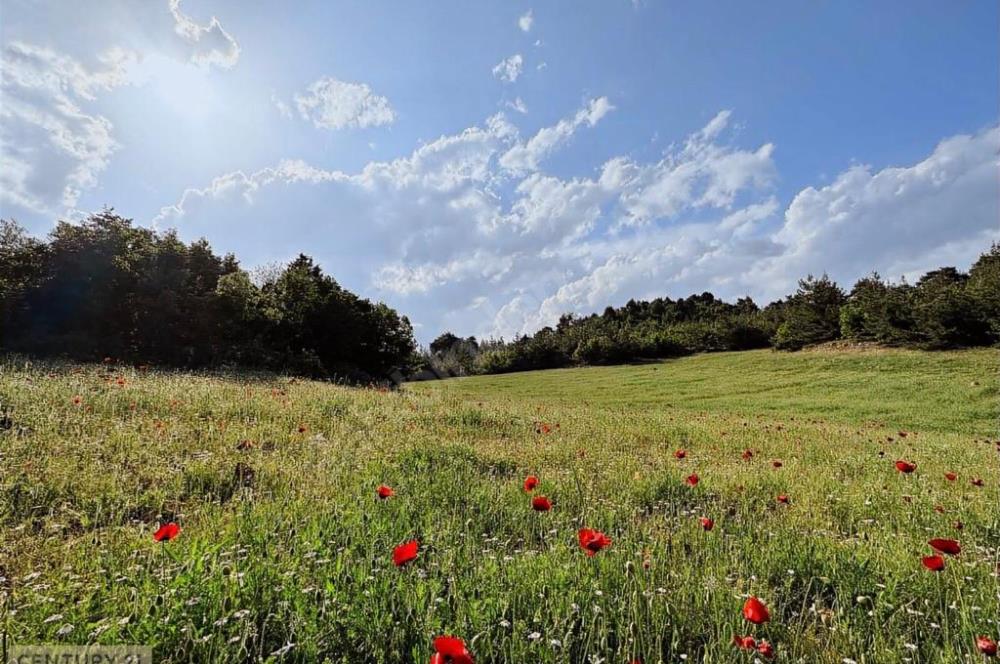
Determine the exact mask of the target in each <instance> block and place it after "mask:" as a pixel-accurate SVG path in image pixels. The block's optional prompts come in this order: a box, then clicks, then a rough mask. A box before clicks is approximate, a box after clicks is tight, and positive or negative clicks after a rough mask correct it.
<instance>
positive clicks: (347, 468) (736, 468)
mask: <svg viewBox="0 0 1000 664" xmlns="http://www.w3.org/2000/svg"><path fill="white" fill-rule="evenodd" d="M995 360H996V354H995V353H994V352H991V351H976V352H965V353H949V354H928V353H912V352H883V353H881V354H879V355H878V356H868V355H850V354H836V355H834V354H830V355H826V354H800V355H796V356H788V355H780V354H775V353H770V352H766V353H740V354H726V355H718V356H705V357H695V358H687V359H684V360H680V361H676V362H669V363H663V364H656V365H644V366H639V367H617V368H603V369H581V370H574V371H557V372H542V373H532V374H521V375H516V376H503V377H483V378H475V379H462V380H457V381H447V382H442V383H436V384H422V385H415V386H408V387H407V388H406V389H404V390H402V391H401V392H379V391H375V390H352V389H347V388H341V387H336V386H331V385H327V384H322V383H316V382H309V381H301V380H294V379H288V378H283V377H277V376H266V375H257V376H241V375H239V374H233V375H210V374H203V375H192V374H185V373H171V372H157V371H150V372H142V371H136V370H133V369H130V368H124V367H114V366H110V367H100V366H73V365H54V364H30V363H23V362H22V363H14V362H12V361H8V362H7V363H6V364H4V365H2V368H0V404H2V405H3V407H4V408H5V409H6V412H7V417H8V420H7V424H6V425H4V426H5V427H6V428H3V429H0V464H2V465H0V469H2V471H0V524H2V535H0V561H2V562H0V565H2V568H3V569H2V570H0V576H2V577H3V578H4V580H3V581H2V582H0V583H2V587H3V590H2V592H3V596H4V609H3V611H4V613H3V625H4V626H5V628H6V630H7V631H8V632H9V635H10V639H11V641H12V642H14V643H24V644H28V643H77V644H83V643H104V644H117V643H138V644H151V645H153V646H154V647H155V653H156V656H157V658H162V660H163V661H170V662H203V661H233V662H237V661H261V660H263V661H302V662H306V661H310V662H311V661H322V660H327V661H332V662H409V661H414V662H426V661H427V659H428V658H429V655H430V651H431V650H430V649H431V641H432V639H433V637H435V636H437V635H440V634H446V633H447V634H455V635H458V636H460V637H462V638H463V639H465V641H466V643H467V644H468V645H469V648H470V650H471V651H472V652H473V654H474V655H475V657H476V661H477V662H519V663H523V662H595V663H596V662H628V661H630V660H632V659H641V660H642V661H643V662H645V663H646V664H652V663H655V662H676V661H682V660H683V661H687V662H732V661H752V659H753V657H754V656H753V655H751V654H744V653H742V652H741V651H738V650H737V649H736V648H735V647H734V646H733V645H732V637H733V635H734V634H740V635H742V634H747V633H753V634H754V635H756V636H757V637H758V638H760V637H763V638H766V639H767V640H768V641H770V642H771V643H772V644H774V645H775V647H776V649H777V653H778V655H777V661H788V662H797V661H802V662H831V663H832V662H838V663H839V662H843V661H845V660H848V659H850V660H854V661H856V662H859V663H860V662H869V663H875V662H877V663H879V664H881V663H883V662H888V663H893V662H966V661H969V660H968V658H969V657H970V656H974V655H975V653H976V649H975V637H976V636H977V635H979V634H987V635H991V636H993V637H994V638H996V636H997V633H998V631H1000V625H998V616H1000V578H998V572H1000V570H998V565H1000V454H998V452H997V444H996V443H995V442H994V439H996V438H997V437H998V435H997V433H996V428H995V423H996V420H995V417H996V414H997V412H998V409H997V404H996V394H997V392H996V378H995V373H994V372H995V367H996V362H995ZM540 423H545V424H547V425H548V427H541V426H540ZM556 424H558V426H556ZM8 425H9V426H8ZM546 429H548V432H547V433H544V431H545V430H546ZM900 431H903V432H904V433H905V434H906V436H905V437H903V436H901V434H900V433H899V432H900ZM540 432H541V433H540ZM242 441H249V442H242ZM678 448H684V449H686V450H687V451H688V455H687V458H685V459H683V460H678V459H676V458H674V456H673V452H674V451H675V450H676V449H678ZM746 449H750V450H752V452H753V456H752V458H751V459H750V460H749V461H746V460H744V459H743V458H742V453H743V451H744V450H746ZM898 458H906V459H908V460H911V461H914V462H915V463H916V464H917V470H916V472H914V473H912V474H909V475H903V474H901V473H898V472H897V471H896V469H895V468H894V465H893V463H894V461H895V460H896V459H898ZM775 459H780V460H781V462H782V466H781V467H780V468H775V467H774V465H773V464H772V461H773V460H775ZM237 464H242V466H241V468H240V470H239V471H237ZM949 471H951V472H955V473H957V475H958V479H957V480H955V481H949V480H947V479H946V478H945V477H944V473H945V472H949ZM692 472H695V473H697V474H698V475H699V476H700V478H701V479H700V482H699V483H698V485H697V486H695V487H690V486H688V485H687V484H685V482H684V478H685V477H687V476H688V475H689V474H690V473H692ZM529 473H531V474H535V475H537V476H538V477H539V478H540V480H541V484H540V486H539V487H538V488H537V489H536V490H535V492H534V493H535V494H543V495H545V496H548V497H549V498H550V499H551V500H552V502H553V508H552V510H551V511H550V512H534V511H532V510H531V508H530V497H529V495H528V494H526V493H525V492H524V490H523V489H522V481H523V479H524V476H525V475H527V474H529ZM973 478H982V479H983V486H982V487H979V486H975V485H973V484H972V483H971V482H970V480H971V479H973ZM383 483H384V484H387V485H389V486H391V487H393V488H394V489H395V491H396V496H394V497H393V498H390V499H388V500H379V499H377V498H376V487H378V486H379V485H380V484H383ZM779 494H786V495H787V496H788V497H789V504H780V503H778V502H777V500H776V497H777V496H778V495H779ZM936 508H939V509H936ZM700 516H708V517H711V518H713V519H714V520H715V528H714V529H713V530H712V531H710V532H706V531H705V530H703V529H702V527H701V525H700V523H699V521H698V517H700ZM166 521H176V522H178V523H179V524H180V525H181V528H182V532H181V534H180V536H179V537H178V538H177V539H175V540H173V541H170V542H167V543H156V542H154V541H153V540H152V533H153V531H154V530H155V529H156V527H157V525H158V524H160V523H163V522H166ZM956 521H961V523H962V529H961V530H956V528H955V522H956ZM583 526H588V527H593V528H598V529H600V530H602V531H604V532H605V533H607V534H608V536H610V537H611V538H612V540H613V544H612V545H611V547H610V548H608V549H606V550H604V551H601V552H600V553H598V554H597V555H596V556H594V557H593V558H588V557H587V556H585V555H584V554H583V551H582V550H581V549H580V547H579V546H578V544H577V540H576V533H577V530H578V529H579V528H581V527H583ZM932 537H954V538H956V539H958V540H960V542H961V544H962V548H963V550H962V553H961V554H960V555H959V556H957V557H954V558H949V559H948V560H947V564H946V568H945V570H944V571H943V572H941V573H937V574H935V573H933V572H929V571H927V570H925V569H923V567H922V566H921V564H920V558H921V556H923V555H927V554H928V553H930V550H929V548H928V546H927V540H929V539H930V538H932ZM410 539H419V540H420V542H421V548H420V553H419V556H418V558H417V559H416V561H414V562H413V563H411V564H409V565H406V566H404V567H401V568H396V567H394V566H393V564H392V550H393V547H395V546H396V545H398V544H400V543H402V542H404V541H407V540H410ZM751 594H752V595H755V596H757V597H760V598H761V599H762V600H763V601H764V602H765V603H766V604H767V605H768V607H769V608H770V610H771V621H770V622H769V623H767V624H766V625H764V626H762V627H753V626H751V625H749V624H748V623H746V622H745V621H744V620H743V618H742V615H741V613H740V608H741V606H742V604H743V601H744V599H745V598H746V597H747V596H748V595H751Z"/></svg>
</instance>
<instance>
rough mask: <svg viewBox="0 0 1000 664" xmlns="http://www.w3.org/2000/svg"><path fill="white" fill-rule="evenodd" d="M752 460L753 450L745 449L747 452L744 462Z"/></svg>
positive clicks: (745, 452)
mask: <svg viewBox="0 0 1000 664" xmlns="http://www.w3.org/2000/svg"><path fill="white" fill-rule="evenodd" d="M752 458H753V450H751V449H745V450H743V460H744V461H749V460H750V459H752Z"/></svg>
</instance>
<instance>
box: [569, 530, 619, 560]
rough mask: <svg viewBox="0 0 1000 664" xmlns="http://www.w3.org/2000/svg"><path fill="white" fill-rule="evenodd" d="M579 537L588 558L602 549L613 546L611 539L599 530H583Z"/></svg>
mask: <svg viewBox="0 0 1000 664" xmlns="http://www.w3.org/2000/svg"><path fill="white" fill-rule="evenodd" d="M577 537H578V538H579V540H580V547H581V548H582V549H583V552H584V553H586V554H587V555H588V556H593V555H594V554H596V553H597V552H598V551H600V550H601V549H604V548H607V547H609V546H611V538H610V537H608V536H607V535H605V534H604V533H602V532H601V531H599V530H593V529H591V528H581V529H580V532H579V533H577Z"/></svg>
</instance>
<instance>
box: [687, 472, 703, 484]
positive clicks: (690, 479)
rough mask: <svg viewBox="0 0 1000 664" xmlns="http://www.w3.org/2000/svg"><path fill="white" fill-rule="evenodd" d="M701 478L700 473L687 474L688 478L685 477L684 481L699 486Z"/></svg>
mask: <svg viewBox="0 0 1000 664" xmlns="http://www.w3.org/2000/svg"><path fill="white" fill-rule="evenodd" d="M699 479H700V478H699V477H698V473H691V474H690V475H688V476H687V479H685V480H684V481H685V482H687V483H688V484H689V485H691V486H697V484H698V480H699Z"/></svg>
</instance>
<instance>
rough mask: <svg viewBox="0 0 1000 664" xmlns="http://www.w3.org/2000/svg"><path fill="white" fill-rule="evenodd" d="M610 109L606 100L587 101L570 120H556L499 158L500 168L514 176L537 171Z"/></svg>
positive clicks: (603, 98) (611, 107) (601, 98)
mask: <svg viewBox="0 0 1000 664" xmlns="http://www.w3.org/2000/svg"><path fill="white" fill-rule="evenodd" d="M614 108H615V107H614V106H612V105H611V102H609V101H608V98H607V97H598V98H596V99H591V100H590V102H589V103H588V104H587V106H586V107H585V108H582V109H580V110H579V111H577V113H576V115H574V116H573V117H572V118H565V119H563V120H560V121H559V122H558V123H557V124H556V125H554V126H552V127H544V128H543V129H540V130H538V133H537V134H535V135H534V136H533V137H532V138H531V140H529V141H528V142H527V143H518V144H517V145H515V146H513V147H512V148H511V149H510V150H509V151H508V152H507V153H506V154H504V155H503V156H502V157H501V158H500V164H501V165H502V166H503V167H504V168H505V169H507V170H508V171H511V172H512V173H515V174H523V173H527V172H530V171H535V170H538V168H539V164H540V162H541V161H542V160H543V159H544V158H545V157H546V156H548V155H549V154H550V153H552V152H553V151H554V150H555V149H556V148H558V147H559V146H560V145H562V144H563V143H565V142H566V141H568V140H569V139H570V138H571V137H572V136H573V134H574V133H575V132H576V130H577V129H578V128H580V127H581V126H583V125H587V126H588V127H593V126H594V125H596V124H597V123H598V122H600V120H601V118H603V117H604V116H605V115H607V114H608V113H610V112H611V111H613V110H614Z"/></svg>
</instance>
